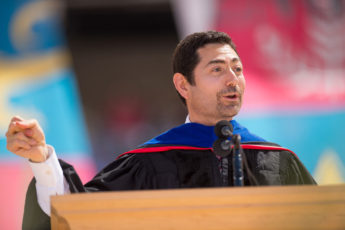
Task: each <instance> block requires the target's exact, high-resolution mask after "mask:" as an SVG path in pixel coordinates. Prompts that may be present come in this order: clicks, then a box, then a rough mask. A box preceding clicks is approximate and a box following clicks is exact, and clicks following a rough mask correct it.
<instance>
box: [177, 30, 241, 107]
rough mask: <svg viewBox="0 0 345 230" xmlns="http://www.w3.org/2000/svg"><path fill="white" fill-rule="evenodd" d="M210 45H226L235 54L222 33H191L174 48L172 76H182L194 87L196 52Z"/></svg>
mask: <svg viewBox="0 0 345 230" xmlns="http://www.w3.org/2000/svg"><path fill="white" fill-rule="evenodd" d="M210 43H220V44H228V45H230V47H231V48H232V49H234V51H235V52H236V53H237V50H236V46H235V44H234V43H233V42H232V40H231V38H230V37H229V35H228V34H226V33H224V32H218V31H206V32H198V33H193V34H190V35H188V36H187V37H186V38H185V39H183V40H181V41H180V42H179V43H178V45H177V46H176V49H175V51H174V53H173V58H172V60H173V61H172V64H173V72H174V74H175V73H181V74H183V75H184V76H185V77H186V79H187V81H188V82H189V83H190V84H192V85H194V84H195V81H194V69H195V66H196V65H197V64H198V63H199V62H200V57H199V55H198V53H197V50H198V49H199V48H201V47H204V46H205V45H207V44H210ZM237 55H238V53H237ZM177 93H178V92H177ZM178 94H179V93H178ZM179 96H180V98H181V99H182V102H183V103H184V104H186V100H185V99H184V98H183V97H182V96H181V95H180V94H179Z"/></svg>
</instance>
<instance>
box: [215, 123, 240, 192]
mask: <svg viewBox="0 0 345 230" xmlns="http://www.w3.org/2000/svg"><path fill="white" fill-rule="evenodd" d="M215 133H216V135H217V136H218V139H217V140H216V141H215V142H214V143H213V151H214V152H215V153H216V154H217V155H218V156H219V157H221V168H222V171H221V174H222V179H223V186H228V185H229V183H228V168H229V166H228V158H227V157H228V155H229V154H230V153H231V151H233V154H232V169H233V185H234V186H244V182H243V177H244V176H243V163H242V148H241V136H240V135H238V134H233V127H232V125H231V124H230V122H229V121H226V120H223V121H219V122H218V123H217V124H216V126H215ZM229 137H230V138H231V141H230V140H228V138H229Z"/></svg>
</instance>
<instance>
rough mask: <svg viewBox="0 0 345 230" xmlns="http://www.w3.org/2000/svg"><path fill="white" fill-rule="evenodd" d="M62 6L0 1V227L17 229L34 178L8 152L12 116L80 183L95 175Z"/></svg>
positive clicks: (48, 1) (33, 1)
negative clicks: (35, 131)
mask: <svg viewBox="0 0 345 230" xmlns="http://www.w3.org/2000/svg"><path fill="white" fill-rule="evenodd" d="M59 3H61V2H60V1H54V0H44V1H41V0H20V1H11V0H5V1H2V3H1V7H0V28H1V30H0V175H1V176H0V177H1V178H0V181H1V182H0V183H1V191H0V203H1V206H2V208H1V211H0V226H1V229H20V228H21V221H22V213H23V205H24V198H25V192H26V188H27V185H28V183H29V181H30V180H31V178H32V173H31V170H30V168H29V167H28V165H27V162H26V160H25V159H21V158H20V157H18V156H15V155H13V154H11V153H10V152H8V151H7V150H6V139H5V132H6V130H7V127H8V124H9V122H10V119H11V117H12V116H14V115H20V116H22V117H23V118H26V119H28V118H36V119H37V120H38V121H39V122H40V123H41V125H42V128H43V129H44V131H45V134H46V140H47V143H49V144H51V145H53V146H54V147H55V149H56V152H58V154H59V156H60V157H62V158H64V159H69V161H71V162H73V163H74V165H75V166H76V168H77V169H78V171H80V172H81V175H82V178H83V180H87V179H89V178H90V177H91V175H93V174H94V171H95V170H94V167H93V165H92V163H91V160H90V159H91V156H90V146H89V142H88V137H87V132H86V129H85V124H84V119H83V114H82V109H81V105H80V101H79V95H78V90H77V84H76V82H75V77H74V74H73V71H72V70H71V68H70V66H69V56H68V51H67V50H66V47H65V46H64V37H63V34H62V33H61V28H60V23H61V20H60V19H61V18H60V16H61V14H60V12H61V11H60V10H61V6H60V5H59Z"/></svg>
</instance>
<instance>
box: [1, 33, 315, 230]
mask: <svg viewBox="0 0 345 230" xmlns="http://www.w3.org/2000/svg"><path fill="white" fill-rule="evenodd" d="M173 70H174V76H173V82H174V85H175V88H176V90H177V92H178V94H179V95H180V97H181V99H182V100H183V102H184V103H185V105H186V106H187V110H188V116H187V120H186V124H184V125H181V126H179V127H176V128H173V129H171V130H169V131H167V132H165V133H163V134H161V135H159V136H157V137H155V138H153V139H151V140H150V141H148V142H146V143H144V144H143V145H141V146H140V147H139V148H138V149H135V150H133V151H130V152H128V153H125V154H123V155H121V156H120V157H119V158H118V159H117V160H115V161H114V162H112V163H110V164H109V165H108V166H107V167H105V168H104V169H103V170H102V171H101V172H99V173H98V174H97V175H96V176H95V177H94V178H93V179H92V180H91V181H90V182H89V183H87V184H86V185H85V186H84V185H82V183H81V181H80V179H79V177H78V175H77V174H76V172H75V171H74V169H73V167H72V166H70V165H69V164H67V163H65V162H63V161H61V160H60V161H59V163H60V164H59V163H58V160H57V157H56V154H55V152H54V149H53V147H52V146H47V145H46V143H45V138H44V133H43V131H42V129H41V128H40V126H39V124H38V123H37V122H36V121H35V120H23V119H21V118H20V117H14V118H13V119H12V121H11V123H10V125H9V129H8V132H7V134H6V135H7V141H8V149H9V150H10V151H12V152H13V153H15V154H17V155H19V156H22V157H25V158H28V159H29V160H30V164H31V167H32V169H33V172H34V176H35V178H36V181H37V182H36V183H35V180H33V181H32V183H31V184H30V186H29V189H28V193H27V199H26V205H25V214H24V220H23V227H25V228H34V227H37V226H41V227H42V228H45V227H46V228H49V217H48V215H50V207H49V196H50V195H55V194H64V193H69V192H87V191H111V190H133V189H168V188H195V187H219V186H231V185H233V182H232V171H233V170H232V167H231V164H229V165H227V167H224V165H223V162H224V160H226V161H229V160H230V159H228V158H230V157H231V155H229V156H225V157H220V156H217V155H215V154H214V152H213V150H212V148H211V147H212V144H213V143H214V141H215V140H216V139H217V137H216V135H215V133H214V125H215V124H216V123H217V122H218V121H220V120H227V121H230V122H231V124H232V126H233V128H234V131H233V132H234V133H235V134H239V135H240V136H241V138H242V147H243V149H244V153H245V156H246V159H247V165H248V168H247V170H245V172H244V175H245V180H244V184H245V185H252V184H253V183H258V184H260V185H284V184H315V181H314V180H313V178H312V177H311V175H310V174H309V173H308V171H307V170H306V169H305V168H304V166H303V165H302V163H301V162H300V161H299V160H298V158H297V157H296V156H295V155H294V154H293V153H292V152H291V151H290V150H288V149H284V148H282V147H280V146H278V145H276V144H272V143H268V142H266V141H265V140H264V139H262V138H260V137H258V136H256V135H254V134H251V133H250V132H249V131H248V130H247V129H246V128H244V127H243V126H241V125H240V124H239V123H237V122H236V121H235V120H233V117H234V116H236V115H237V113H238V112H239V111H240V108H241V105H242V97H243V93H244V89H245V79H244V76H243V66H242V62H241V60H240V58H239V56H238V54H237V51H236V48H235V45H234V44H233V43H232V41H231V39H230V37H229V36H228V35H227V34H225V33H222V32H215V31H208V32H202V33H195V34H192V35H189V36H187V37H186V38H185V39H184V40H182V41H181V42H180V43H179V44H178V46H177V47H176V50H175V52H174V55H173ZM47 171H48V175H46V174H45V172H47ZM250 175H253V176H252V177H255V178H254V179H255V180H253V179H251V177H249V176H250ZM255 181H256V182H255ZM36 195H37V196H38V198H36ZM42 210H43V212H42Z"/></svg>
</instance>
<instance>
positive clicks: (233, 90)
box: [217, 85, 242, 96]
mask: <svg viewBox="0 0 345 230" xmlns="http://www.w3.org/2000/svg"><path fill="white" fill-rule="evenodd" d="M228 93H238V94H239V95H241V94H242V93H241V90H240V87H239V86H237V85H236V86H233V85H232V86H228V87H227V88H225V89H222V90H220V91H219V92H218V93H217V94H218V96H221V95H224V94H228Z"/></svg>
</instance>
